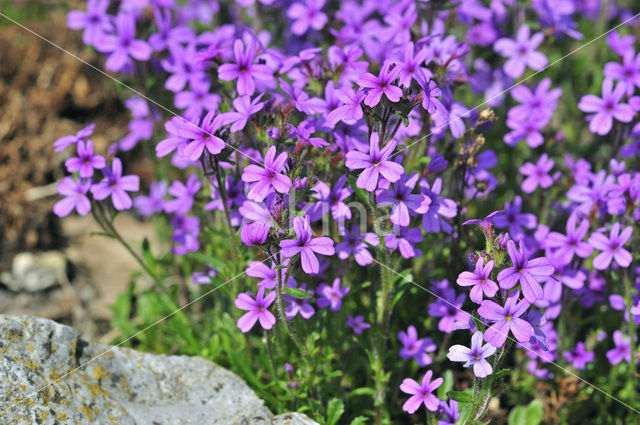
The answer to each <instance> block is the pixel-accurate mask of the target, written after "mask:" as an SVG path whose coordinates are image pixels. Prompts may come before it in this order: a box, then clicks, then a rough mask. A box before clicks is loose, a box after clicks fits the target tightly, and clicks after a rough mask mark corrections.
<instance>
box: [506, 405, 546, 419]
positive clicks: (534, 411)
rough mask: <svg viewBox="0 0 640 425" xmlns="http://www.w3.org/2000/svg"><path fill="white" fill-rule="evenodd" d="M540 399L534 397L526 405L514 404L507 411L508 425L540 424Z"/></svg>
mask: <svg viewBox="0 0 640 425" xmlns="http://www.w3.org/2000/svg"><path fill="white" fill-rule="evenodd" d="M543 413H544V412H543V408H542V401H540V400H538V399H535V400H533V401H532V402H531V403H529V405H528V406H516V407H515V408H513V409H512V410H511V413H509V425H540V424H541V423H542V415H543Z"/></svg>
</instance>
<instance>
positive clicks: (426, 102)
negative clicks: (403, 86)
mask: <svg viewBox="0 0 640 425" xmlns="http://www.w3.org/2000/svg"><path fill="white" fill-rule="evenodd" d="M416 80H417V81H418V84H420V87H422V90H424V98H423V99H422V107H423V108H424V109H425V110H426V111H427V112H428V113H430V114H432V115H433V114H435V113H436V112H437V113H438V115H439V116H441V117H444V118H445V119H446V118H447V117H448V116H449V111H447V108H446V107H445V106H444V104H443V103H442V102H441V101H440V99H438V96H442V90H440V89H439V88H438V86H437V85H436V83H435V81H433V80H429V79H428V78H427V77H426V76H425V74H424V72H422V70H421V69H418V71H417V72H416Z"/></svg>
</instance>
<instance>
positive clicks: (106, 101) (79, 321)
mask: <svg viewBox="0 0 640 425" xmlns="http://www.w3.org/2000/svg"><path fill="white" fill-rule="evenodd" d="M74 8H84V6H83V4H80V2H74V1H67V2H63V1H42V0H41V1H30V0H12V1H6V0H0V12H1V13H2V14H4V15H6V16H8V17H10V18H12V19H14V20H16V21H17V22H19V23H21V24H23V25H25V26H26V27H28V28H29V29H31V30H32V31H34V32H36V33H37V34H40V35H41V36H42V37H44V38H46V39H48V40H50V41H51V42H52V43H55V44H56V45H58V46H60V47H62V48H64V49H66V50H68V51H69V52H71V53H73V54H74V55H77V56H78V57H80V58H82V59H83V60H85V61H87V62H89V63H91V64H93V65H95V66H97V67H99V68H102V66H101V63H100V60H99V56H98V54H97V53H95V52H92V51H91V50H89V49H87V48H86V47H84V46H83V45H82V42H81V35H82V32H80V31H71V30H69V29H68V28H67V26H66V12H67V11H69V10H72V9H74ZM119 90H122V89H121V88H119V87H117V85H116V84H115V83H114V82H113V81H111V80H109V79H108V78H106V77H105V76H104V75H101V74H100V73H98V72H97V71H95V70H93V69H91V67H89V66H87V65H85V64H83V63H82V62H80V61H79V60H77V59H75V58H73V57H72V56H71V55H69V54H66V53H64V52H63V51H62V50H60V49H59V48H57V47H55V46H53V45H51V44H49V43H47V42H45V41H43V40H42V39H40V38H38V37H37V36H35V35H34V34H31V33H29V32H28V31H27V30H25V29H23V28H20V27H19V26H17V25H16V24H14V23H12V22H11V21H9V20H7V19H6V18H4V17H2V16H0V111H1V112H0V235H2V236H1V237H0V313H3V314H30V315H37V316H41V317H46V318H50V319H54V320H56V321H59V322H62V323H66V324H69V325H72V326H74V327H76V328H78V329H79V330H81V331H82V332H83V333H84V334H85V336H86V337H89V338H95V339H101V337H102V339H104V340H105V341H108V340H109V339H110V338H111V337H112V336H110V335H105V334H106V333H107V332H108V330H109V329H110V326H109V320H110V318H111V311H110V306H111V305H112V304H113V302H114V301H115V299H116V297H117V295H118V294H120V293H122V292H125V291H126V290H127V287H128V285H129V283H128V282H129V281H130V277H131V272H132V270H136V269H137V268H136V263H135V262H134V261H133V260H132V259H131V258H130V257H129V256H128V254H127V253H126V251H125V250H124V249H122V247H121V246H120V245H119V244H118V243H116V242H114V241H112V240H109V239H106V238H104V237H102V236H97V235H93V236H92V235H91V232H93V231H98V230H99V229H98V228H97V226H96V225H95V224H94V223H93V219H92V218H91V216H90V215H89V216H86V217H79V216H78V215H71V216H69V217H67V218H65V219H64V220H60V219H58V218H57V217H56V216H55V215H54V214H53V213H52V206H53V204H54V203H55V201H56V200H57V199H58V198H57V192H56V185H57V182H58V181H59V180H60V179H61V178H62V177H63V176H64V161H65V159H66V156H65V153H54V151H53V146H52V143H53V142H54V141H55V140H56V139H58V138H60V137H62V136H65V135H68V134H74V133H76V132H77V131H78V130H80V129H82V128H84V127H86V126H87V125H88V124H90V123H92V122H95V123H96V129H95V132H94V136H95V137H93V138H92V140H93V141H94V144H95V145H96V151H97V152H100V153H103V154H104V153H105V152H106V148H107V146H108V145H109V144H110V143H112V142H114V141H118V140H120V139H121V138H122V137H123V136H124V135H125V134H126V133H127V128H126V125H127V114H128V111H127V110H126V108H125V107H124V105H123V104H122V102H121V101H120V100H119V99H118V98H119V96H118V91H119ZM67 155H68V154H67ZM124 160H125V161H127V162H128V167H129V168H131V170H132V171H134V172H135V173H138V174H140V175H141V176H143V182H142V186H145V183H144V180H145V179H144V176H145V175H149V173H150V172H151V168H150V164H146V163H145V161H144V160H139V159H138V158H137V155H136V152H135V151H133V152H130V153H129V155H128V156H125V157H124ZM117 222H118V228H119V229H121V232H122V234H123V235H125V237H128V238H131V239H135V240H138V241H139V240H141V239H142V238H143V237H144V236H149V237H150V236H152V234H153V229H152V228H151V226H150V225H149V224H148V223H144V222H141V221H139V220H138V219H137V218H135V217H133V216H131V215H127V214H120V215H119V216H118V219H117Z"/></svg>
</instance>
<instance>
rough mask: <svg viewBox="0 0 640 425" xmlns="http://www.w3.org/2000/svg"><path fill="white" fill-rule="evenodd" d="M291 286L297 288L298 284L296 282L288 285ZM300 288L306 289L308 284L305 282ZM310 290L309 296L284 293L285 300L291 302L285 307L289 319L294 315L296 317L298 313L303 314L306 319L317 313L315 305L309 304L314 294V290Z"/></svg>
mask: <svg viewBox="0 0 640 425" xmlns="http://www.w3.org/2000/svg"><path fill="white" fill-rule="evenodd" d="M288 287H289V288H295V287H296V284H295V282H293V283H290V284H289V285H288ZM300 289H302V290H303V291H306V289H307V285H306V284H305V283H303V284H301V285H300ZM307 292H309V296H308V297H307V298H304V299H302V298H296V297H293V296H291V295H289V294H285V295H284V300H285V301H286V302H288V303H289V305H287V307H286V309H285V312H284V313H285V316H287V319H288V320H291V319H293V318H294V317H296V315H298V314H300V316H302V317H303V318H304V319H307V320H308V319H310V318H311V317H312V316H313V315H314V314H316V310H315V309H314V308H313V306H312V305H311V304H309V301H310V300H311V297H312V296H313V291H307Z"/></svg>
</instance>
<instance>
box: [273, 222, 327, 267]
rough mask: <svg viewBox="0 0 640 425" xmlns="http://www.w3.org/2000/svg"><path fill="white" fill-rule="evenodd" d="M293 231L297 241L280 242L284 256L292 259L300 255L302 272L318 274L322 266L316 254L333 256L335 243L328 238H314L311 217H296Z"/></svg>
mask: <svg viewBox="0 0 640 425" xmlns="http://www.w3.org/2000/svg"><path fill="white" fill-rule="evenodd" d="M293 229H294V231H295V234H296V236H297V239H286V240H283V241H280V248H282V255H284V256H285V257H287V258H291V257H293V256H295V255H297V254H300V259H301V262H302V270H304V271H305V273H309V274H317V273H318V272H319V271H320V264H319V263H318V259H317V258H316V255H315V254H320V255H333V254H334V253H335V250H334V248H333V241H332V240H331V238H328V237H326V236H323V237H319V238H313V237H312V236H313V233H312V231H311V226H310V225H309V217H308V216H305V218H302V217H295V218H294V219H293Z"/></svg>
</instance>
